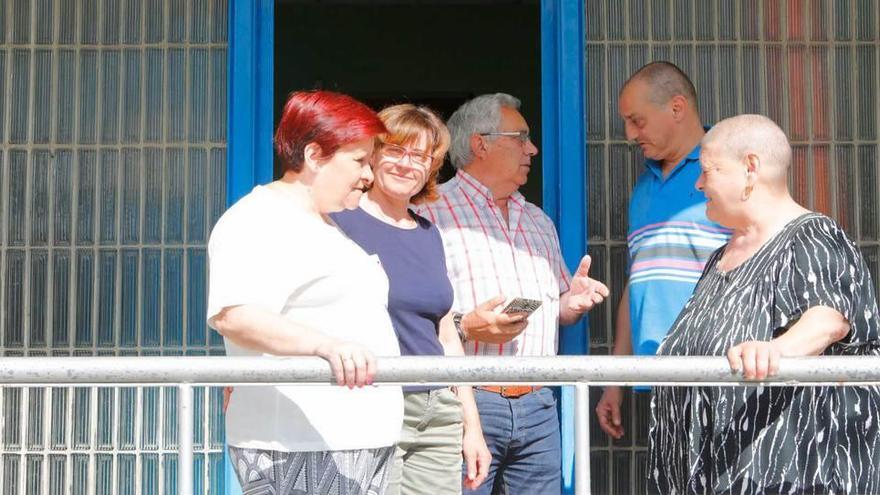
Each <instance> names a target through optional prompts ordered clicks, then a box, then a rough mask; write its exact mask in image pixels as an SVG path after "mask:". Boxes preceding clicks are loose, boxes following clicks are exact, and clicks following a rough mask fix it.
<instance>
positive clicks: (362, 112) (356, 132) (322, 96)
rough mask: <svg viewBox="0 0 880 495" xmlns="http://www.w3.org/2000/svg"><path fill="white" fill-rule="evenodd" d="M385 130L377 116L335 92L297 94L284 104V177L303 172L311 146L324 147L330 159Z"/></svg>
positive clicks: (278, 141)
mask: <svg viewBox="0 0 880 495" xmlns="http://www.w3.org/2000/svg"><path fill="white" fill-rule="evenodd" d="M384 132H386V131H385V126H384V125H383V124H382V121H381V120H379V117H378V116H377V115H376V112H374V111H373V110H371V109H370V107H368V106H366V105H364V104H363V103H361V102H359V101H357V100H355V99H354V98H352V97H351V96H348V95H344V94H340V93H334V92H332V91H296V92H293V93H291V94H290V96H289V97H288V98H287V102H286V103H285V104H284V111H283V112H282V113H281V120H280V121H279V122H278V129H277V130H276V131H275V151H276V152H277V153H278V156H279V158H281V162H282V173H283V172H287V171H288V170H291V171H293V172H299V171H301V170H302V167H303V160H304V153H305V148H306V146H307V145H308V144H309V143H315V144H317V145H318V146H320V147H321V155H323V156H325V157H329V156H331V155H333V153H336V150H338V149H339V148H341V147H342V146H345V145H347V144H351V143H356V142H358V141H363V140H365V139H371V138H374V137H376V136H378V135H379V134H383V133H384Z"/></svg>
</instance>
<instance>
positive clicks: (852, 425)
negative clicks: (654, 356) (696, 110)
mask: <svg viewBox="0 0 880 495" xmlns="http://www.w3.org/2000/svg"><path fill="white" fill-rule="evenodd" d="M700 159H701V166H702V167H703V173H702V175H701V176H700V179H699V180H698V181H697V187H698V188H699V189H701V190H702V191H703V192H704V193H705V195H706V201H707V203H706V208H707V216H708V217H709V218H710V219H712V220H714V221H716V222H718V223H720V224H722V225H724V226H726V227H730V228H732V229H733V231H734V233H733V236H732V237H731V240H730V242H729V243H728V244H727V245H725V246H723V247H722V248H720V249H719V250H718V251H716V252H715V253H714V254H713V255H712V257H711V258H710V259H709V261H708V263H707V264H706V267H705V270H704V271H703V276H702V278H701V280H700V282H699V284H698V285H697V287H696V289H695V291H694V295H693V296H692V297H691V299H690V301H689V302H688V303H687V305H686V306H685V308H684V309H683V310H682V313H681V314H680V315H679V317H678V320H677V321H676V322H675V324H674V325H673V327H672V328H671V329H670V332H669V335H668V337H667V338H666V339H665V341H664V342H663V344H662V345H661V346H660V349H659V350H658V354H661V355H676V356H681V355H709V356H712V355H717V356H720V355H726V356H727V358H728V360H729V361H730V365H731V368H732V369H733V370H735V371H736V370H742V372H743V374H744V376H745V377H746V378H747V379H758V380H760V379H763V378H765V377H767V376H768V375H772V374H773V373H774V372H775V370H776V367H777V364H778V360H779V358H780V357H782V356H785V357H788V356H808V355H820V354H821V355H878V354H880V333H878V329H880V327H878V315H877V311H878V310H877V302H876V297H875V294H874V288H873V283H872V281H871V276H870V274H869V272H868V269H867V267H866V265H865V262H864V260H863V259H862V256H861V254H860V253H859V250H858V248H856V246H855V245H854V244H853V242H852V241H851V240H850V239H849V238H847V236H846V234H845V233H844V232H843V230H841V228H840V227H839V226H838V225H837V224H836V223H835V222H834V221H833V220H831V219H829V218H828V217H825V216H823V215H820V214H817V213H812V212H810V211H808V210H806V209H804V208H803V207H801V206H800V205H798V204H797V203H796V202H795V201H794V200H793V199H792V198H791V196H790V194H789V192H788V185H787V173H788V167H789V164H790V162H791V146H790V145H789V143H788V140H787V139H786V137H785V134H784V133H783V132H782V130H781V129H779V127H777V126H776V124H774V123H773V122H772V121H771V120H769V119H767V118H766V117H761V116H757V115H741V116H738V117H733V118H731V119H727V120H724V121H722V122H720V123H719V124H717V125H716V126H715V127H714V128H712V129H711V130H710V131H709V133H708V134H706V136H705V138H704V139H703V143H702V152H701V155H700ZM651 415H652V426H651V433H650V440H651V443H650V445H651V447H650V455H649V469H648V478H649V479H648V486H649V489H650V491H652V492H655V491H656V492H658V493H663V494H670V493H699V494H702V493H737V494H742V493H754V494H758V493H760V494H766V493H799V494H801V493H816V494H825V493H852V494H867V493H875V494H876V493H880V389H878V388H876V387H763V386H759V385H758V386H752V387H656V388H655V390H654V393H653V396H652V399H651Z"/></svg>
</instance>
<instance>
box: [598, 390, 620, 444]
mask: <svg viewBox="0 0 880 495" xmlns="http://www.w3.org/2000/svg"><path fill="white" fill-rule="evenodd" d="M621 403H623V391H622V390H621V389H620V387H613V386H609V387H605V391H604V392H602V398H601V399H599V404H598V405H596V416H598V417H599V427H601V428H602V431H604V432H605V433H607V434H608V436H610V437H611V438H613V439H615V440H619V439H620V438H621V437H623V423H622V421H621V419H620V404H621Z"/></svg>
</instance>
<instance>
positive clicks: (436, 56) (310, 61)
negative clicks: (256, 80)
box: [232, 0, 541, 205]
mask: <svg viewBox="0 0 880 495" xmlns="http://www.w3.org/2000/svg"><path fill="white" fill-rule="evenodd" d="M539 7H540V5H539V0H519V1H514V0H506V1H500V0H494V1H493V0H484V1H468V0H448V1H418V0H410V1H401V0H379V1H367V0H361V1H357V0H344V1H342V0H324V1H321V0H311V1H306V0H283V1H279V2H278V3H277V4H276V6H275V109H276V119H275V120H276V122H277V119H278V112H279V110H280V109H281V106H282V104H283V102H284V99H285V97H286V96H287V94H288V93H290V92H291V91H296V90H302V89H314V88H323V89H330V90H334V91H340V92H343V93H347V94H350V95H352V96H354V97H356V98H358V99H360V100H361V101H364V102H365V103H367V104H369V105H370V106H372V107H373V108H375V109H377V110H378V109H381V108H382V107H384V106H387V105H389V104H393V103H405V102H406V103H417V104H422V105H427V106H428V107H430V108H432V109H434V110H435V111H437V112H438V113H439V114H440V115H441V116H442V117H443V118H444V119H446V118H448V117H449V116H450V115H451V114H452V112H454V111H455V109H456V108H458V106H459V105H460V104H461V103H463V102H464V101H465V100H467V99H469V98H472V97H474V96H477V95H479V94H483V93H494V92H504V93H510V94H512V95H514V96H516V97H517V98H519V99H521V100H522V108H521V111H522V114H523V116H524V117H525V118H526V120H527V121H528V123H529V127H530V128H531V131H532V135H533V136H534V137H533V139H534V141H535V144H536V145H537V146H538V148H539V149H540V147H541V87H540V84H541V59H540V55H541V35H540V24H541V22H540V8H539ZM232 70H234V68H233V69H232ZM451 175H452V171H451V167H449V166H448V165H447V167H446V168H445V169H444V170H443V172H442V173H441V180H445V179H446V178H448V177H451ZM521 192H522V193H523V194H524V195H525V196H526V197H527V198H528V199H529V200H530V201H532V202H534V203H537V204H538V205H541V155H540V154H539V155H538V156H537V157H536V159H535V160H534V162H533V167H532V171H531V174H530V176H529V183H528V184H527V185H526V186H524V187H523V188H522V190H521Z"/></svg>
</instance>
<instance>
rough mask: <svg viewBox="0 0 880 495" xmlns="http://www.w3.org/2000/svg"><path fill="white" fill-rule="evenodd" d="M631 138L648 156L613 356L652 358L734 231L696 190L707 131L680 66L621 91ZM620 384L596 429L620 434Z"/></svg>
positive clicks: (632, 217)
mask: <svg viewBox="0 0 880 495" xmlns="http://www.w3.org/2000/svg"><path fill="white" fill-rule="evenodd" d="M618 110H619V112H620V116H621V118H623V122H624V126H625V129H626V138H627V140H629V141H630V142H632V143H633V144H637V145H639V147H641V149H642V153H643V154H644V155H645V158H646V160H645V171H644V172H643V173H642V174H641V176H639V179H638V181H637V182H636V185H635V188H634V189H633V192H632V198H631V199H630V206H629V235H628V237H627V244H628V246H629V263H630V265H629V281H628V283H627V286H626V287H625V288H624V291H623V295H622V297H621V300H620V305H619V306H618V308H617V326H616V330H615V338H614V349H613V354H614V355H621V356H623V355H632V354H635V355H653V354H654V353H655V352H656V351H657V347H658V346H659V345H660V342H661V341H662V340H663V338H664V337H665V336H666V332H667V331H668V330H669V328H670V327H671V326H672V323H673V322H675V319H676V317H677V316H678V313H679V312H681V309H682V308H683V307H684V305H685V303H686V302H687V300H688V298H690V296H691V293H692V292H693V290H694V286H695V285H696V283H697V281H698V280H699V278H700V274H701V273H702V271H703V266H704V264H705V263H706V259H707V258H708V257H709V255H710V254H712V252H713V251H715V250H716V249H717V248H718V247H720V246H721V245H722V244H724V243H725V242H726V241H727V238H728V237H729V235H730V233H729V231H728V230H726V229H724V228H723V227H721V226H719V225H717V224H715V223H713V222H711V221H709V220H708V219H707V218H706V205H705V203H706V199H705V197H704V196H703V193H702V192H700V191H698V190H697V189H696V188H695V187H694V185H695V183H696V181H697V177H699V175H700V173H701V169H700V160H699V158H700V140H701V139H702V138H703V135H704V134H705V133H706V130H705V129H704V127H703V125H702V123H701V121H700V113H699V111H698V110H697V92H696V90H695V89H694V85H693V83H692V82H691V81H690V79H689V78H688V77H687V75H685V74H684V72H682V71H681V69H679V68H678V67H676V66H675V65H673V64H671V63H669V62H652V63H650V64H648V65H646V66H644V67H642V68H641V69H639V70H638V71H637V72H636V73H635V74H633V75H632V76H631V77H630V78H629V79H628V80H627V81H626V83H624V85H623V88H622V89H621V90H620V102H619V108H618ZM622 399H623V395H622V391H621V389H620V387H607V388H606V389H605V392H604V393H603V394H602V398H601V399H600V400H599V404H598V406H597V407H596V413H597V414H598V416H599V425H600V426H601V427H602V429H603V430H604V431H605V432H606V433H608V435H610V436H612V437H613V438H620V437H622V436H623V424H622V422H621V418H620V404H621V401H622Z"/></svg>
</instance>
